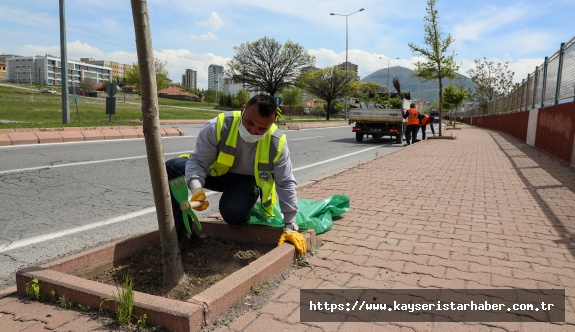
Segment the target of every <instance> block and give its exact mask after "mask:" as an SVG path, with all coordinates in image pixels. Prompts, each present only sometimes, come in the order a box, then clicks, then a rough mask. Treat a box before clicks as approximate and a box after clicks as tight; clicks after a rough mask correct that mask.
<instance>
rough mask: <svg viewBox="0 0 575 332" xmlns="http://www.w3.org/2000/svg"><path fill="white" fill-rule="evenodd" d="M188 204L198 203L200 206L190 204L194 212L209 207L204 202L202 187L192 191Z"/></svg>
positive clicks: (204, 194) (206, 202)
mask: <svg viewBox="0 0 575 332" xmlns="http://www.w3.org/2000/svg"><path fill="white" fill-rule="evenodd" d="M190 202H200V203H201V205H199V206H197V205H198V204H197V203H196V204H191V205H192V208H193V209H194V210H196V211H204V210H205V209H207V208H208V206H210V202H208V201H206V193H205V192H204V188H202V187H195V188H194V189H192V199H190Z"/></svg>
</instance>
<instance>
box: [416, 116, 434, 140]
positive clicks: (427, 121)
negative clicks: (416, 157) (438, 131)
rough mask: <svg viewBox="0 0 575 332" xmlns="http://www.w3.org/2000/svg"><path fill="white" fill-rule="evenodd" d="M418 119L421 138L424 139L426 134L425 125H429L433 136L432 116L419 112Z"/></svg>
mask: <svg viewBox="0 0 575 332" xmlns="http://www.w3.org/2000/svg"><path fill="white" fill-rule="evenodd" d="M419 120H420V125H419V126H420V127H421V139H422V140H424V139H425V134H426V131H427V130H426V129H427V128H426V127H427V125H430V127H431V132H432V133H433V137H435V129H434V128H433V120H434V118H433V116H429V115H427V114H420V115H419Z"/></svg>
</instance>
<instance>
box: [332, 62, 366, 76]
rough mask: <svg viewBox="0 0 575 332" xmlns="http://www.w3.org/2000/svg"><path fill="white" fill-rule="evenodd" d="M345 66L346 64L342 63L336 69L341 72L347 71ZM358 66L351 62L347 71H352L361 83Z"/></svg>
mask: <svg viewBox="0 0 575 332" xmlns="http://www.w3.org/2000/svg"><path fill="white" fill-rule="evenodd" d="M345 64H346V62H342V63H340V64H339V65H336V66H335V68H336V69H339V70H346V69H345ZM357 68H358V65H356V64H355V63H351V62H349V61H348V62H347V70H351V71H353V72H354V73H355V80H356V81H359V79H360V78H359V76H358V75H357V73H358V71H357Z"/></svg>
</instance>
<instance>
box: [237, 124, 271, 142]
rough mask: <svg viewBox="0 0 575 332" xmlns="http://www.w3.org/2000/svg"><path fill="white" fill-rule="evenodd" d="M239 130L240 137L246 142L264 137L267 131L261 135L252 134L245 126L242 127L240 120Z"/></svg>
mask: <svg viewBox="0 0 575 332" xmlns="http://www.w3.org/2000/svg"><path fill="white" fill-rule="evenodd" d="M239 131H240V136H241V138H242V139H243V140H244V142H246V143H256V142H257V141H259V140H261V139H262V138H264V136H265V134H267V131H266V132H265V133H264V134H263V135H252V134H250V132H249V131H248V130H247V129H246V127H244V124H243V122H242V121H240V129H239Z"/></svg>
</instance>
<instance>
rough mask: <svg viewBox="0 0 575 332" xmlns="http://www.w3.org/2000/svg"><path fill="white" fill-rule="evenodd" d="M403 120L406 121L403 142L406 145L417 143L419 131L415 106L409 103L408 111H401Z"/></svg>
mask: <svg viewBox="0 0 575 332" xmlns="http://www.w3.org/2000/svg"><path fill="white" fill-rule="evenodd" d="M403 118H404V119H407V124H406V126H405V140H406V141H407V145H409V144H411V143H415V142H416V141H417V131H418V130H419V123H420V122H419V111H418V110H417V108H415V104H414V103H411V104H410V105H409V109H408V110H403ZM410 141H411V143H410Z"/></svg>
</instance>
